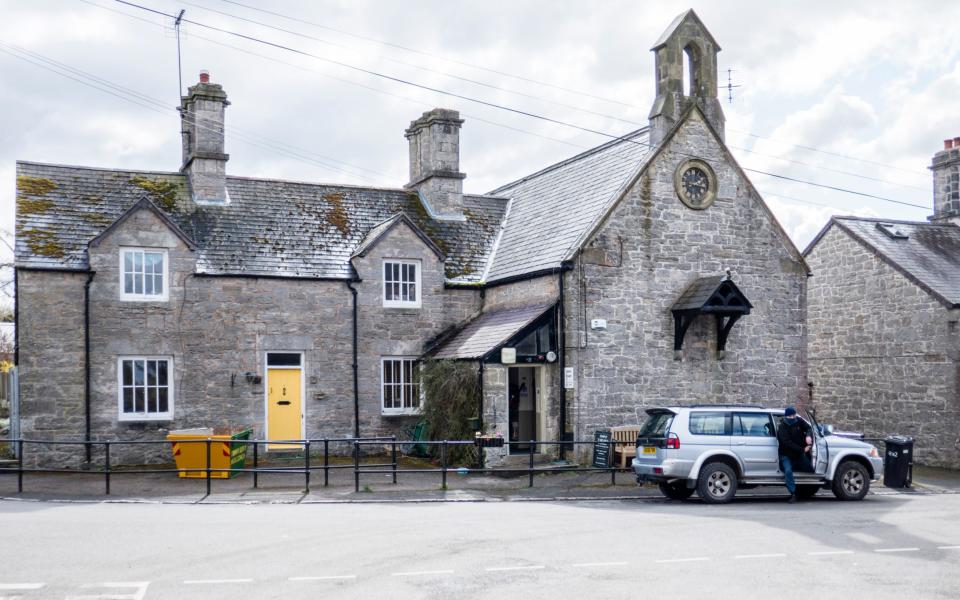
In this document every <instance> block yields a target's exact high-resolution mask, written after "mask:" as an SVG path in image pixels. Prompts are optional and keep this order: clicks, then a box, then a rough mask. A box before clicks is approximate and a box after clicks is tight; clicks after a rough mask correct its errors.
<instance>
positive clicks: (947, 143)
mask: <svg viewBox="0 0 960 600" xmlns="http://www.w3.org/2000/svg"><path fill="white" fill-rule="evenodd" d="M950 148H953V140H943V149H944V150H949V149H950Z"/></svg>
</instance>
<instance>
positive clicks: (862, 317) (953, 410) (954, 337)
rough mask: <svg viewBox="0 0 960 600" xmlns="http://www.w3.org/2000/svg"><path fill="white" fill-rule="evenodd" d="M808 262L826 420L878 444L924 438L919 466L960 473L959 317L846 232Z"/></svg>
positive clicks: (814, 349)
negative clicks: (899, 437)
mask: <svg viewBox="0 0 960 600" xmlns="http://www.w3.org/2000/svg"><path fill="white" fill-rule="evenodd" d="M807 259H808V261H809V262H810V266H811V267H812V268H813V271H814V276H813V278H812V279H811V280H810V284H809V303H810V306H809V329H810V333H809V354H810V381H811V382H813V384H814V405H815V406H816V407H817V410H818V415H819V416H820V420H821V421H822V422H824V423H831V424H833V425H835V426H836V427H837V428H838V429H846V430H855V431H863V432H864V433H866V434H867V436H870V437H882V436H886V435H889V434H895V433H899V434H907V435H912V436H915V437H916V438H917V442H916V461H917V462H920V463H923V464H927V465H934V466H942V467H950V468H954V469H956V468H960V327H958V325H957V321H958V318H960V314H957V313H958V312H960V311H957V310H953V311H951V310H949V309H948V308H946V307H945V306H944V305H943V304H941V303H940V302H939V301H937V300H936V299H935V298H933V297H932V296H931V295H930V294H928V293H927V292H926V291H924V290H923V289H921V288H920V287H919V286H917V285H916V284H915V283H913V282H912V281H910V280H909V279H907V278H906V277H905V276H904V275H903V274H902V273H900V272H899V271H897V270H896V269H894V268H893V267H892V266H890V265H889V264H887V263H886V262H884V261H883V260H881V259H880V258H879V257H877V256H876V255H875V254H873V253H872V252H870V251H869V250H867V249H866V248H865V247H864V246H862V245H861V244H860V243H859V242H857V241H856V240H855V239H854V238H853V237H851V236H850V235H849V234H848V233H846V232H845V231H843V230H842V229H841V228H840V227H839V226H837V225H834V226H832V227H831V228H830V229H829V230H828V231H827V233H826V234H825V235H824V236H823V237H822V238H821V239H820V241H819V242H818V243H817V245H816V246H814V248H813V249H812V250H811V251H810V253H809V254H808V257H807Z"/></svg>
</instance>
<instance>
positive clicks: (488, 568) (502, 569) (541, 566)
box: [484, 565, 546, 573]
mask: <svg viewBox="0 0 960 600" xmlns="http://www.w3.org/2000/svg"><path fill="white" fill-rule="evenodd" d="M537 569H546V567H545V566H543V565H530V566H526V567H487V568H486V569H484V570H485V571H488V572H491V573H493V572H497V571H535V570H537Z"/></svg>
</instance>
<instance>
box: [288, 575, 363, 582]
mask: <svg viewBox="0 0 960 600" xmlns="http://www.w3.org/2000/svg"><path fill="white" fill-rule="evenodd" d="M356 578H357V576H356V575H317V576H308V577H290V578H289V580H290V581H327V580H332V579H356Z"/></svg>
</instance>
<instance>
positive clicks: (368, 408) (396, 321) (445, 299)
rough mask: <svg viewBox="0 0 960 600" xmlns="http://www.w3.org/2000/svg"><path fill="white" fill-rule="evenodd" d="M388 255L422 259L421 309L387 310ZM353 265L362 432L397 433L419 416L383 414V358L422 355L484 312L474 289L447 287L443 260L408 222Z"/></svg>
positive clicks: (385, 237) (387, 235) (395, 228)
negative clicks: (385, 276)
mask: <svg viewBox="0 0 960 600" xmlns="http://www.w3.org/2000/svg"><path fill="white" fill-rule="evenodd" d="M385 258H402V259H414V260H419V261H420V265H421V287H422V290H421V291H422V305H421V307H420V308H384V306H383V302H382V300H381V298H382V289H383V260H384V259H385ZM353 263H354V267H355V268H356V270H357V275H358V276H359V277H360V279H361V280H362V281H361V283H358V284H357V285H356V287H357V290H358V291H359V302H360V304H359V314H360V316H359V331H358V335H359V340H360V369H359V374H360V434H361V436H379V435H394V434H399V433H401V432H402V430H403V429H404V428H405V427H409V426H410V425H412V424H413V423H415V422H416V421H417V419H418V418H419V417H417V416H415V415H413V416H381V410H380V407H381V397H380V395H381V393H380V381H381V373H380V371H381V358H382V357H385V356H406V357H414V358H416V357H418V356H420V355H421V354H422V353H423V352H424V350H425V349H426V345H427V344H428V342H430V341H431V340H433V339H435V338H436V337H437V336H439V335H440V334H441V333H443V332H445V331H447V330H449V329H450V328H452V327H454V326H456V325H458V324H461V323H463V322H465V321H467V320H468V319H469V318H470V317H471V316H472V315H474V314H475V313H477V312H478V311H479V310H480V294H479V292H477V291H475V290H464V289H444V269H443V263H442V262H441V261H440V259H439V258H438V257H437V255H436V254H434V253H433V251H432V250H430V248H429V247H428V246H426V245H425V244H424V243H423V241H422V240H421V239H420V238H419V237H417V235H416V234H415V233H414V232H413V231H412V230H411V229H410V228H409V227H408V226H407V225H406V224H405V223H400V224H398V225H397V226H396V227H394V228H393V229H392V230H391V231H390V232H388V233H387V234H386V235H384V236H383V237H382V238H381V239H380V241H379V242H378V243H377V244H376V245H375V246H374V247H373V248H372V249H370V251H369V252H368V253H367V254H366V255H365V256H363V257H358V258H355V259H354V261H353Z"/></svg>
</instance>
